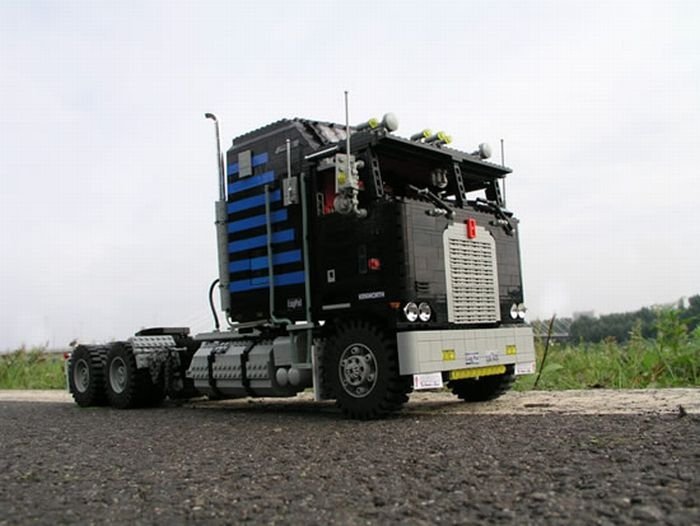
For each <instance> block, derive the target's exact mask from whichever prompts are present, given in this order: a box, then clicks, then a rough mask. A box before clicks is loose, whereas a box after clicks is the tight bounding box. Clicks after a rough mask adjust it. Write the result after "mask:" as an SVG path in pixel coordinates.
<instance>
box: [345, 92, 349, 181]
mask: <svg viewBox="0 0 700 526" xmlns="http://www.w3.org/2000/svg"><path fill="white" fill-rule="evenodd" d="M345 150H346V152H345V154H346V155H347V176H346V177H348V180H350V179H349V178H350V111H349V110H348V90H345Z"/></svg>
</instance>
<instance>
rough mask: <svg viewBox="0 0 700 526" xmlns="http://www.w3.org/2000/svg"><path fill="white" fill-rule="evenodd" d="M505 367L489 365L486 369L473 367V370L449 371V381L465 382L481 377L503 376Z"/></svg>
mask: <svg viewBox="0 0 700 526" xmlns="http://www.w3.org/2000/svg"><path fill="white" fill-rule="evenodd" d="M505 372H506V366H505V365H489V366H487V367H475V368H474V369H457V370H456V371H450V380H465V379H467V378H479V377H481V376H494V375H497V374H504V373H505Z"/></svg>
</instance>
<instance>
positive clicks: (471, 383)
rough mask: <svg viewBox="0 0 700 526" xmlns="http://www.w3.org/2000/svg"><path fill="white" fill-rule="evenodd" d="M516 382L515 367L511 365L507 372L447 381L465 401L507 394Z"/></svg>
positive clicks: (454, 391) (482, 400)
mask: <svg viewBox="0 0 700 526" xmlns="http://www.w3.org/2000/svg"><path fill="white" fill-rule="evenodd" d="M514 382H515V374H513V367H512V366H510V367H509V368H508V370H507V371H506V372H505V374H498V375H494V376H483V377H481V378H469V379H466V380H452V381H451V382H448V383H447V387H449V388H450V389H451V390H452V393H454V394H456V395H457V396H458V397H459V398H460V399H462V400H464V401H465V402H486V401H488V400H495V399H496V398H498V397H499V396H501V395H503V394H505V393H506V392H507V391H509V390H510V388H511V387H512V386H513V383H514Z"/></svg>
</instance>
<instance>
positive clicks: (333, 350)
mask: <svg viewBox="0 0 700 526" xmlns="http://www.w3.org/2000/svg"><path fill="white" fill-rule="evenodd" d="M322 371H323V377H324V385H326V386H328V389H329V390H330V393H331V397H332V398H335V400H336V404H337V405H338V407H340V409H342V411H343V413H344V414H345V415H346V416H348V417H350V418H354V419H360V420H368V419H372V418H381V417H383V416H386V415H388V414H390V413H394V412H396V411H399V410H400V409H401V407H402V406H403V404H405V403H406V402H407V401H408V396H407V394H408V393H409V392H410V391H411V379H410V378H408V377H401V376H400V375H399V364H398V356H397V351H396V342H395V341H394V340H393V339H391V338H390V337H389V336H388V335H387V334H385V333H384V332H383V331H382V330H381V329H379V328H378V327H376V326H375V325H372V324H370V323H368V322H365V321H362V320H353V321H348V322H340V323H338V324H337V325H336V327H335V331H334V332H333V334H332V335H331V336H330V337H329V338H328V341H327V342H326V346H325V349H324V352H323V365H322Z"/></svg>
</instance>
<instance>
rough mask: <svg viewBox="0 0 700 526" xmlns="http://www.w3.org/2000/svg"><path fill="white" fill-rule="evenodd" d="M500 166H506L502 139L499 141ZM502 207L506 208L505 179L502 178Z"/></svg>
mask: <svg viewBox="0 0 700 526" xmlns="http://www.w3.org/2000/svg"><path fill="white" fill-rule="evenodd" d="M501 166H503V167H505V166H506V158H505V154H504V153H503V139H501ZM503 206H504V207H505V206H506V178H505V177H504V178H503Z"/></svg>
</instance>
